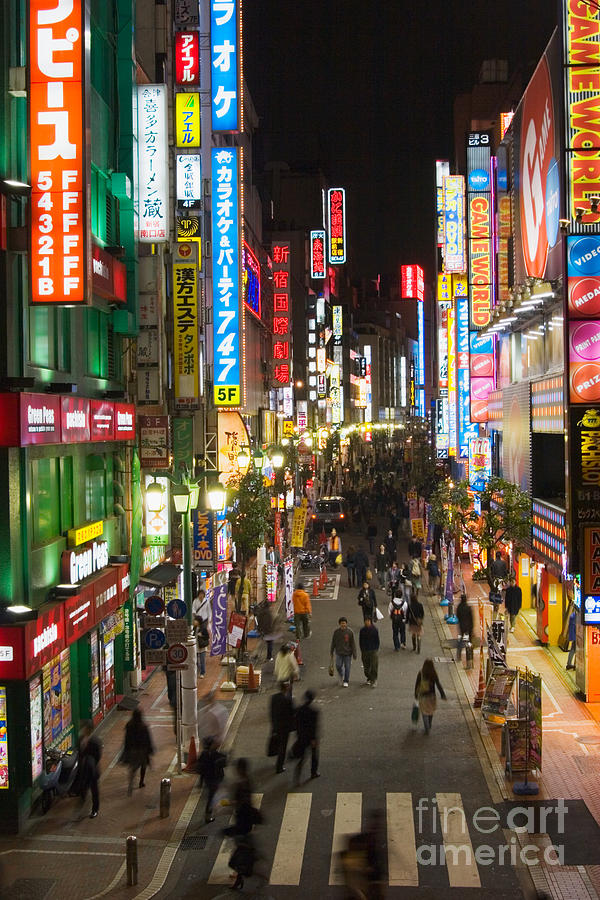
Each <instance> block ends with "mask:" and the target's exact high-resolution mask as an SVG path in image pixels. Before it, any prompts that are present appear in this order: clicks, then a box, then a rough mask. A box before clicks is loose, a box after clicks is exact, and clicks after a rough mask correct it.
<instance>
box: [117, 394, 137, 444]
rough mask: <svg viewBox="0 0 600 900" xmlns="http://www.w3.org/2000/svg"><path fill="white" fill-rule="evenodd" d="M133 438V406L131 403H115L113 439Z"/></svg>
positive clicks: (127, 439)
mask: <svg viewBox="0 0 600 900" xmlns="http://www.w3.org/2000/svg"><path fill="white" fill-rule="evenodd" d="M133 438H135V406H134V404H133V403H115V440H116V441H129V440H133Z"/></svg>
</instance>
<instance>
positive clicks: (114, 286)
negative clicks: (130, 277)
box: [92, 244, 127, 303]
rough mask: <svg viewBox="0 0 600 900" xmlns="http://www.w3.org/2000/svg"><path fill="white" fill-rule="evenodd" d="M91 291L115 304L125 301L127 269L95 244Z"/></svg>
mask: <svg viewBox="0 0 600 900" xmlns="http://www.w3.org/2000/svg"><path fill="white" fill-rule="evenodd" d="M92 290H93V292H94V294H97V295H98V296H99V297H104V299H105V300H111V301H114V302H117V303H125V301H126V300H127V269H126V268H125V265H124V263H122V262H121V261H120V260H119V259H115V258H114V256H111V255H110V253H107V252H106V250H103V249H102V248H101V247H99V246H98V245H97V244H94V246H93V248H92Z"/></svg>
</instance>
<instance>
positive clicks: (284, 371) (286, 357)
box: [272, 243, 292, 387]
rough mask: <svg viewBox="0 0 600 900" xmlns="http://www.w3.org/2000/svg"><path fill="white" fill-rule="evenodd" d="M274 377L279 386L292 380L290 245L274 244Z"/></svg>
mask: <svg viewBox="0 0 600 900" xmlns="http://www.w3.org/2000/svg"><path fill="white" fill-rule="evenodd" d="M272 251H273V363H274V365H273V377H274V379H275V383H276V385H277V386H278V387H283V386H285V385H287V384H289V382H290V380H291V374H292V367H291V352H290V337H291V335H290V332H291V323H290V271H291V259H290V245H289V244H287V243H286V244H284V243H277V244H273V248H272Z"/></svg>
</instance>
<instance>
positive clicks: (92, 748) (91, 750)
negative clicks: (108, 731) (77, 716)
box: [79, 720, 102, 819]
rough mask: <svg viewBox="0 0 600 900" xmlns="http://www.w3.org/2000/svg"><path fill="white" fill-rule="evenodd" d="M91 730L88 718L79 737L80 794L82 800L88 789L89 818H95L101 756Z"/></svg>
mask: <svg viewBox="0 0 600 900" xmlns="http://www.w3.org/2000/svg"><path fill="white" fill-rule="evenodd" d="M93 730H94V728H93V725H92V723H91V722H90V721H89V720H88V721H86V722H84V723H83V724H82V726H81V733H80V737H79V766H80V769H81V782H80V783H81V791H80V796H81V800H82V801H84V800H85V796H86V794H87V792H88V789H89V791H90V793H91V795H92V811H91V813H90V819H95V818H96V816H97V815H98V811H99V809H100V793H99V790H98V782H99V780H100V759H101V757H102V744H101V743H100V741H99V740H98V738H97V737H96V736H95V735H94V734H93Z"/></svg>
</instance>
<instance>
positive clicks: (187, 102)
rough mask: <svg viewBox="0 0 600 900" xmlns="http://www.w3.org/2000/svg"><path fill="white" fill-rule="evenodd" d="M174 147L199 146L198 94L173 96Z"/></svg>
mask: <svg viewBox="0 0 600 900" xmlns="http://www.w3.org/2000/svg"><path fill="white" fill-rule="evenodd" d="M175 146H176V147H199V146H200V94H199V93H185V94H184V93H180V94H175Z"/></svg>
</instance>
